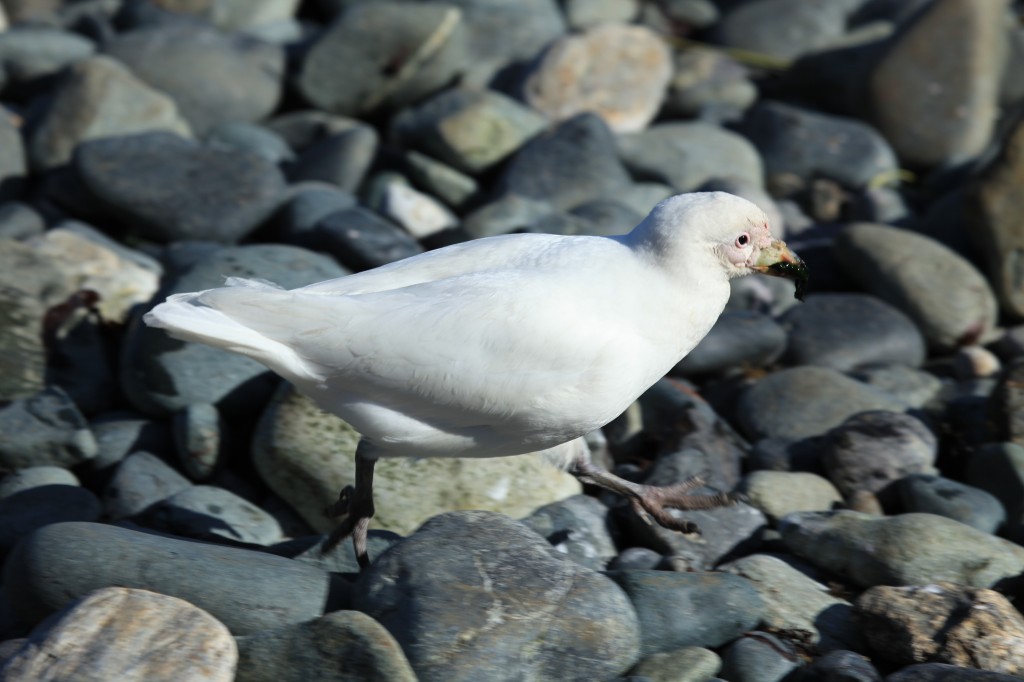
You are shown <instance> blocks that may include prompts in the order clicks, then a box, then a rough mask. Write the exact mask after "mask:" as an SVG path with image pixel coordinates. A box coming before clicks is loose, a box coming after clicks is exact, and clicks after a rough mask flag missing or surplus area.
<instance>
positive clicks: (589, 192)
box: [498, 114, 630, 209]
mask: <svg viewBox="0 0 1024 682" xmlns="http://www.w3.org/2000/svg"><path fill="white" fill-rule="evenodd" d="M629 184H630V177H629V174H628V173H627V172H626V169H625V168H624V167H623V166H622V163H621V162H620V161H619V159H618V157H617V155H616V152H615V140H614V138H613V137H612V134H611V132H610V131H609V129H608V127H607V125H605V123H604V121H602V120H601V119H600V118H599V117H598V116H596V115H594V114H580V115H579V116H576V117H573V118H571V119H569V120H567V121H564V122H562V123H560V124H558V125H557V126H555V127H554V128H552V129H550V130H548V131H546V132H544V133H541V134H540V135H537V136H536V137H534V138H533V139H531V140H530V141H529V142H528V143H527V144H526V145H524V146H523V147H522V148H521V149H520V150H519V151H518V152H517V153H516V154H515V156H513V157H512V159H511V161H509V162H508V165H507V166H505V169H504V172H503V173H502V175H501V178H500V179H499V181H498V193H499V196H505V195H510V194H511V195H515V196H519V197H523V198H525V199H534V200H538V201H547V202H549V203H550V204H551V205H552V206H554V207H555V208H558V209H571V208H573V207H575V206H579V205H580V204H582V203H584V202H586V201H588V200H590V199H598V198H602V197H606V196H614V194H615V193H616V192H617V191H618V190H619V189H620V188H622V187H626V186H628V185H629Z"/></svg>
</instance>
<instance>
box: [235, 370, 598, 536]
mask: <svg viewBox="0 0 1024 682" xmlns="http://www.w3.org/2000/svg"><path fill="white" fill-rule="evenodd" d="M253 440H254V452H253V464H254V466H255V467H256V470H257V471H258V472H259V474H260V476H261V477H262V478H263V480H264V481H265V482H266V483H267V485H268V486H270V488H271V489H272V490H274V492H276V493H277V494H278V495H279V496H281V498H282V499H284V500H286V501H287V502H288V503H289V504H291V505H292V507H293V508H294V509H295V510H296V511H297V512H299V515H300V516H302V518H303V519H305V520H306V522H307V523H309V525H310V526H312V527H313V528H315V529H316V530H319V531H322V532H326V531H328V530H330V529H331V528H333V527H334V521H333V520H332V519H330V518H328V517H327V516H325V515H324V513H323V509H324V508H325V507H326V506H327V505H329V504H331V503H333V502H334V501H335V500H336V499H337V497H338V492H339V491H340V490H341V489H342V488H343V487H344V486H345V485H347V484H349V483H352V482H353V481H354V480H355V460H354V454H355V447H356V443H357V442H358V440H359V434H358V433H356V431H355V430H354V429H353V428H352V427H351V426H349V425H348V424H347V423H346V422H344V421H343V420H341V419H340V418H339V417H335V416H334V415H330V414H327V413H325V412H321V411H320V410H319V409H317V408H316V406H315V405H314V404H313V402H312V401H311V400H309V399H308V398H306V397H305V396H303V395H301V394H299V393H297V392H295V391H294V390H293V389H290V387H287V386H285V387H282V389H281V390H280V391H279V392H278V393H277V394H276V396H275V398H274V400H273V402H272V403H271V405H270V406H269V407H268V408H267V410H266V412H265V413H264V415H263V417H262V419H261V420H260V423H259V425H258V426H257V429H256V435H255V436H254V439H253ZM524 480H528V481H530V485H528V486H524V485H521V482H522V481H524ZM579 492H580V485H579V482H578V481H577V480H576V479H575V478H573V477H572V476H570V475H569V474H567V473H564V472H562V471H559V470H557V469H555V468H554V467H552V466H551V465H550V464H548V463H547V462H545V461H544V460H543V458H541V457H536V456H534V455H519V456H516V457H495V458H486V459H459V458H433V459H421V460H415V461H413V460H409V459H405V458H389V459H383V460H381V461H379V462H378V463H377V467H376V469H375V472H374V498H375V501H376V509H377V512H376V515H375V516H374V518H373V521H372V522H371V528H380V529H386V530H392V531H395V532H398V533H401V534H405V533H409V532H412V531H414V530H416V528H418V527H419V526H420V525H421V524H422V523H423V522H424V521H426V520H427V519H429V518H431V517H432V516H434V515H436V514H438V513H440V512H442V511H451V510H456V509H489V510H492V511H500V512H502V513H504V514H508V515H510V516H516V517H518V516H524V515H526V514H528V513H530V512H532V511H533V510H534V509H536V508H537V507H539V506H541V505H544V504H548V503H551V502H554V501H556V500H560V499H562V498H565V497H569V496H571V495H574V494H577V493H579Z"/></svg>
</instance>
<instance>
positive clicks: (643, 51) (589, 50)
mask: <svg viewBox="0 0 1024 682" xmlns="http://www.w3.org/2000/svg"><path fill="white" fill-rule="evenodd" d="M592 4H596V3H592ZM671 75H672V59H671V53H670V51H669V49H668V46H667V45H666V44H665V43H664V41H663V40H662V39H661V38H660V37H659V36H658V35H657V34H656V33H655V32H654V31H652V30H650V29H648V28H646V27H643V26H635V25H629V24H621V23H602V24H599V25H597V26H593V27H591V28H587V29H584V30H583V31H582V32H580V33H574V34H571V35H567V36H564V37H562V38H559V39H558V40H556V41H554V42H553V43H552V44H551V45H549V46H548V47H547V48H546V49H545V50H544V52H543V53H542V54H541V55H540V56H539V57H538V58H537V59H536V60H535V61H534V63H533V64H532V65H531V67H530V72H529V73H528V74H527V75H526V81H525V83H524V85H523V98H524V99H525V101H526V102H527V103H528V104H529V105H530V106H531V107H533V108H534V109H536V110H537V111H539V112H541V113H542V114H544V115H545V116H547V117H548V118H549V119H550V120H552V121H562V120H565V119H567V118H571V117H573V116H575V115H577V114H581V113H583V112H586V111H589V112H593V113H595V114H597V115H598V116H600V117H601V118H602V119H604V121H605V122H606V123H607V124H608V127H609V128H611V129H612V130H613V131H615V132H617V133H625V132H636V131H638V130H643V129H644V128H646V127H647V125H648V124H649V123H650V122H651V120H652V119H653V118H654V116H655V114H657V113H658V110H659V109H660V107H661V102H662V99H663V98H664V97H665V88H666V87H667V86H668V82H669V78H670V77H671Z"/></svg>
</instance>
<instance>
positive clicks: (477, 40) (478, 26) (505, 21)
mask: <svg viewBox="0 0 1024 682" xmlns="http://www.w3.org/2000/svg"><path fill="white" fill-rule="evenodd" d="M444 4H447V5H454V6H455V7H458V8H459V9H460V10H461V11H462V16H463V21H464V22H465V24H466V42H467V48H468V51H469V55H470V59H471V61H472V62H473V63H485V64H490V65H493V66H492V67H491V68H494V69H497V68H499V67H502V66H505V65H508V64H511V63H513V62H516V61H523V60H527V59H531V58H533V57H534V56H535V55H536V54H537V52H538V51H540V49H541V48H543V47H545V46H546V45H548V44H549V43H551V41H553V40H554V39H555V38H557V37H558V36H560V35H561V34H562V33H565V29H566V27H565V20H564V18H563V16H562V12H561V11H560V9H559V6H558V3H557V2H556V0H519V1H518V2H512V3H506V2H494V0H445V3H444Z"/></svg>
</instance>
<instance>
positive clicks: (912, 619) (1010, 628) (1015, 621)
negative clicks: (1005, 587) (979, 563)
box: [856, 581, 1024, 675]
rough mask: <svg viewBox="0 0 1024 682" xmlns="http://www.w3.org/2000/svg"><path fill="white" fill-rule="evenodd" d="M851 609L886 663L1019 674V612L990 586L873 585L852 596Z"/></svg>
mask: <svg viewBox="0 0 1024 682" xmlns="http://www.w3.org/2000/svg"><path fill="white" fill-rule="evenodd" d="M856 610H857V617H858V620H859V621H860V623H861V627H863V628H864V633H865V635H866V637H867V641H868V644H869V645H870V647H871V649H872V651H873V652H874V653H875V654H876V655H877V656H878V657H879V658H882V659H884V660H886V661H889V662H891V663H895V664H897V665H907V664H911V663H917V662H920V661H934V662H937V663H951V664H953V665H958V666H962V667H966V668H978V669H980V670H989V671H991V672H997V673H1003V674H1006V675H1021V674H1022V673H1024V617H1022V616H1021V614H1020V611H1018V610H1017V609H1016V608H1014V606H1013V605H1012V604H1011V603H1010V601H1009V600H1008V599H1007V598H1006V597H1004V596H1003V595H1002V594H1000V593H998V592H995V591H994V590H987V589H976V588H970V587H964V586H962V585H957V584H954V583H950V582H942V581H939V582H936V583H928V584H926V585H913V586H906V587H891V586H888V585H878V586H876V587H872V588H870V589H868V590H867V591H865V592H863V593H862V594H861V595H860V596H859V597H857V602H856Z"/></svg>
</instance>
